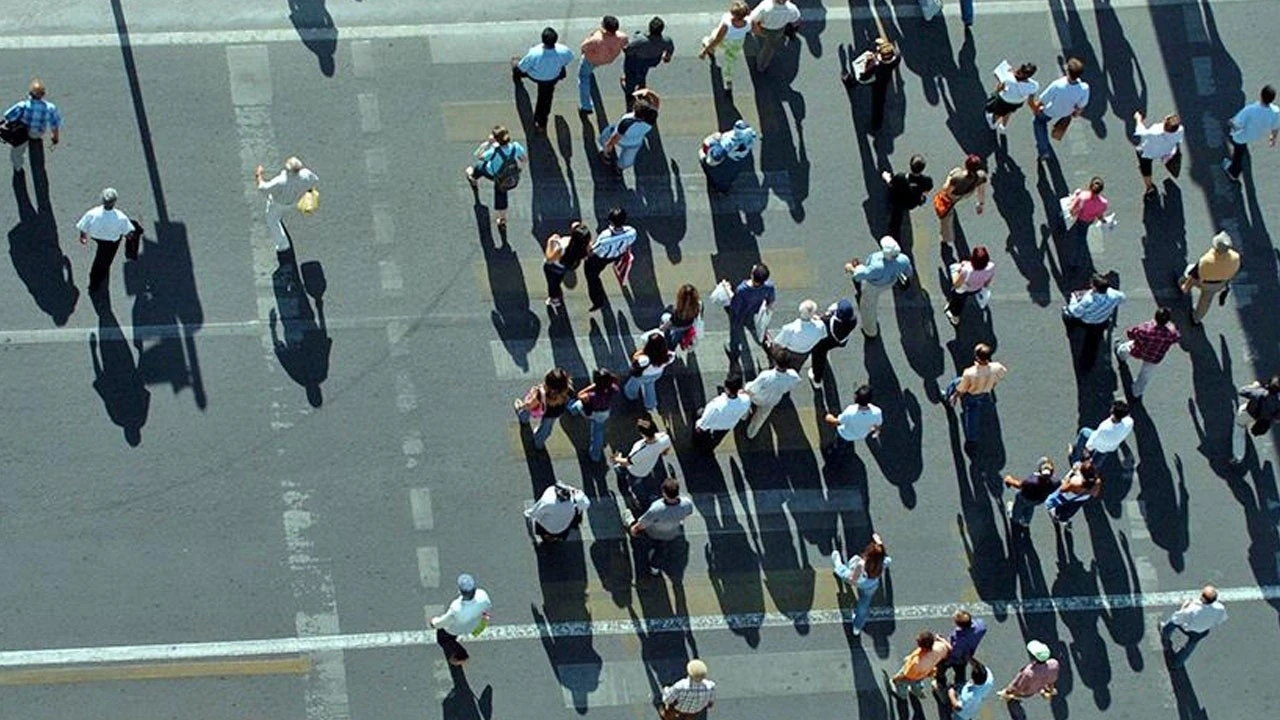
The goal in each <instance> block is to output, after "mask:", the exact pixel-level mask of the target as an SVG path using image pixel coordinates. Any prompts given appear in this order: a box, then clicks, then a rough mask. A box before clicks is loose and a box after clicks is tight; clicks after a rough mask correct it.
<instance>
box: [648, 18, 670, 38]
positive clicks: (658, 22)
mask: <svg viewBox="0 0 1280 720" xmlns="http://www.w3.org/2000/svg"><path fill="white" fill-rule="evenodd" d="M666 29H667V24H666V23H664V22H662V18H660V17H658V16H657V15H654V16H653V19H652V20H650V21H649V34H650V35H661V34H662V31H663V30H666Z"/></svg>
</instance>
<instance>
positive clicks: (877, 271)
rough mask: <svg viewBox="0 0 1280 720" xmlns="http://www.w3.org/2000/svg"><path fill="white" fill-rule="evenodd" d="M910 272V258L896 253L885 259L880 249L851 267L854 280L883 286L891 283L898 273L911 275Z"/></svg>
mask: <svg viewBox="0 0 1280 720" xmlns="http://www.w3.org/2000/svg"><path fill="white" fill-rule="evenodd" d="M912 272H913V271H912V269H911V260H910V259H908V258H907V256H906V255H903V254H902V253H898V256H897V257H895V258H893V259H892V260H887V259H885V256H884V251H883V250H880V251H877V252H873V253H871V254H870V255H869V256H867V261H866V262H864V263H863V264H861V265H859V266H858V267H856V268H854V269H853V279H854V281H855V282H865V283H871V284H872V285H875V286H876V287H885V286H887V285H891V284H893V282H894V281H896V280H897V279H898V276H899V275H906V276H907V277H911V273H912Z"/></svg>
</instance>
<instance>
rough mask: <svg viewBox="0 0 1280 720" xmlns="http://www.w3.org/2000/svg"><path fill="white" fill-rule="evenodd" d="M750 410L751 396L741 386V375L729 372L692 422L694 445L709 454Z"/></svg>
mask: <svg viewBox="0 0 1280 720" xmlns="http://www.w3.org/2000/svg"><path fill="white" fill-rule="evenodd" d="M749 412H751V396H750V395H748V394H747V393H746V391H745V390H743V388H742V376H741V375H738V374H736V373H732V374H730V375H729V377H727V378H725V380H724V386H723V387H721V388H720V393H719V394H718V395H716V396H715V397H714V398H712V399H711V401H710V402H708V403H707V404H706V405H705V406H704V407H703V408H702V410H701V411H700V412H699V413H698V419H697V421H695V422H694V424H693V447H694V449H695V450H697V451H699V452H701V453H704V454H707V455H710V454H711V453H713V452H715V449H716V446H717V445H719V444H720V441H721V440H724V438H725V436H726V435H728V434H729V431H731V430H733V428H734V427H736V426H737V425H738V423H740V422H742V420H743V418H745V417H746V416H747V413H749Z"/></svg>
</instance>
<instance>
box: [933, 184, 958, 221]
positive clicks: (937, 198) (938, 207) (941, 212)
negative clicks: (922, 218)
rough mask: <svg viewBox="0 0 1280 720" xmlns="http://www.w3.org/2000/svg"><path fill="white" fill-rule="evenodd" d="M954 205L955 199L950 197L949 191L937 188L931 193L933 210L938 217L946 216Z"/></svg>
mask: <svg viewBox="0 0 1280 720" xmlns="http://www.w3.org/2000/svg"><path fill="white" fill-rule="evenodd" d="M955 206H956V199H955V198H953V197H951V193H950V192H947V191H946V190H939V191H938V192H936V193H934V194H933V211H934V212H935V213H937V214H938V219H939V220H941V219H942V218H944V217H946V216H947V215H949V214H950V213H951V211H952V210H953V209H955Z"/></svg>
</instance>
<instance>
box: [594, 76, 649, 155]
mask: <svg viewBox="0 0 1280 720" xmlns="http://www.w3.org/2000/svg"><path fill="white" fill-rule="evenodd" d="M632 95H633V96H634V97H635V102H634V103H631V104H629V105H628V108H627V113H626V114H625V115H623V116H622V117H621V118H618V124H617V125H608V126H606V127H605V128H604V129H603V130H601V131H600V138H599V142H600V157H601V158H602V159H603V160H604V162H605V163H606V164H608V165H611V166H613V168H614V170H616V171H617V172H622V171H623V170H626V169H627V168H629V167H631V166H633V165H635V164H636V158H637V157H639V156H640V148H642V147H644V139H645V138H646V137H647V136H648V135H649V133H650V132H651V131H652V130H653V129H654V128H655V127H657V125H658V106H659V105H660V104H661V103H662V98H660V97H658V93H656V92H654V91H652V90H650V89H649V88H640V89H638V90H636V91H635V92H634V93H632Z"/></svg>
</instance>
